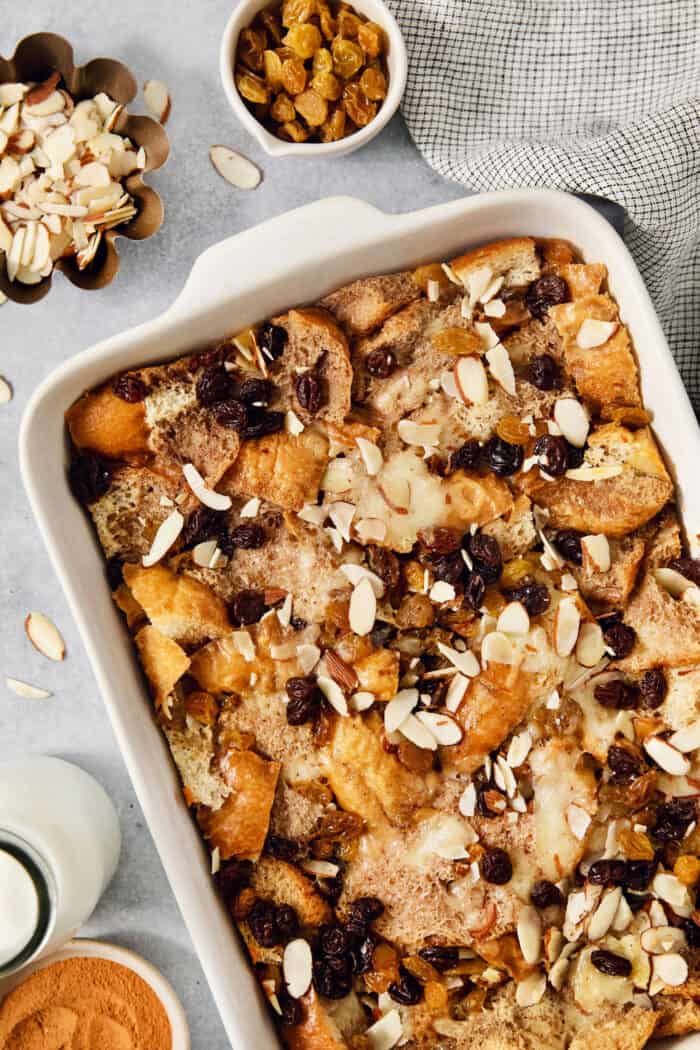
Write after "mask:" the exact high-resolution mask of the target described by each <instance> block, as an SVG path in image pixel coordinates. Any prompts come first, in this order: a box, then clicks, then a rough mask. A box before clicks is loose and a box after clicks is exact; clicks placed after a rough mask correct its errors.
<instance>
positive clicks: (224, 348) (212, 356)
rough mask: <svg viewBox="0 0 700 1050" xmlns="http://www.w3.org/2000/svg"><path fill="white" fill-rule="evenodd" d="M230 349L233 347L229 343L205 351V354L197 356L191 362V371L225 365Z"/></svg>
mask: <svg viewBox="0 0 700 1050" xmlns="http://www.w3.org/2000/svg"><path fill="white" fill-rule="evenodd" d="M230 349H231V347H230V345H229V343H219V345H218V346H214V347H212V349H211V350H205V351H204V353H201V354H195V356H194V357H193V358H192V359H191V360H190V362H189V366H188V367H189V371H190V372H196V371H198V370H199V369H200V368H209V367H210V365H220V364H223V362H224V361H225V360H226V355H227V354H228V352H229V350H230Z"/></svg>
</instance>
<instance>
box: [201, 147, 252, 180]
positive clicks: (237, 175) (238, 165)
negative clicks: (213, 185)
mask: <svg viewBox="0 0 700 1050" xmlns="http://www.w3.org/2000/svg"><path fill="white" fill-rule="evenodd" d="M209 159H210V160H211V162H212V164H213V165H214V168H215V169H216V171H218V173H219V175H221V177H222V178H223V179H226V181H227V182H230V183H231V185H232V186H235V187H236V189H239V190H254V189H255V188H256V186H259V185H260V182H261V180H262V174H261V172H260V169H259V168H258V167H257V166H256V165H255V164H253V162H252V160H248V158H247V157H244V156H243V154H242V153H236V151H235V150H232V149H229V148H228V146H211V147H210V148H209Z"/></svg>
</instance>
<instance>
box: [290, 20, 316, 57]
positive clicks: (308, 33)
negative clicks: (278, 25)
mask: <svg viewBox="0 0 700 1050" xmlns="http://www.w3.org/2000/svg"><path fill="white" fill-rule="evenodd" d="M283 43H284V44H286V45H287V47H291V48H292V50H293V51H296V53H297V54H298V55H299V57H300V58H304V59H306V58H313V55H314V52H315V51H318V49H319V47H320V46H321V31H320V29H319V28H318V26H315V25H296V26H292V28H291V29H290V30H289V32H288V33H287V35H286V36H285V38H284V40H283Z"/></svg>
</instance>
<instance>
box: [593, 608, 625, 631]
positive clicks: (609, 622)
mask: <svg viewBox="0 0 700 1050" xmlns="http://www.w3.org/2000/svg"><path fill="white" fill-rule="evenodd" d="M597 620H598V623H599V624H600V628H601V630H602V631H607V630H609V628H610V627H616V626H617V624H618V623H621V622H622V613H619V612H609V613H604V614H603V615H602V616H598V617H597Z"/></svg>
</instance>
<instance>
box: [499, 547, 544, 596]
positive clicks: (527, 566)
mask: <svg viewBox="0 0 700 1050" xmlns="http://www.w3.org/2000/svg"><path fill="white" fill-rule="evenodd" d="M536 568H539V561H538V559H537V558H531V557H528V556H526V557H524V558H511V560H510V561H507V562H506V563H505V565H504V566H503V572H502V573H501V579H500V585H501V588H502V589H503V590H504V591H509V590H512V589H513V588H514V587H516V586H517V585H518V583H519V582H520V580H522V579H523V577H524V576H531V575H532V574H533V572H534V570H535V569H536Z"/></svg>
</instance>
